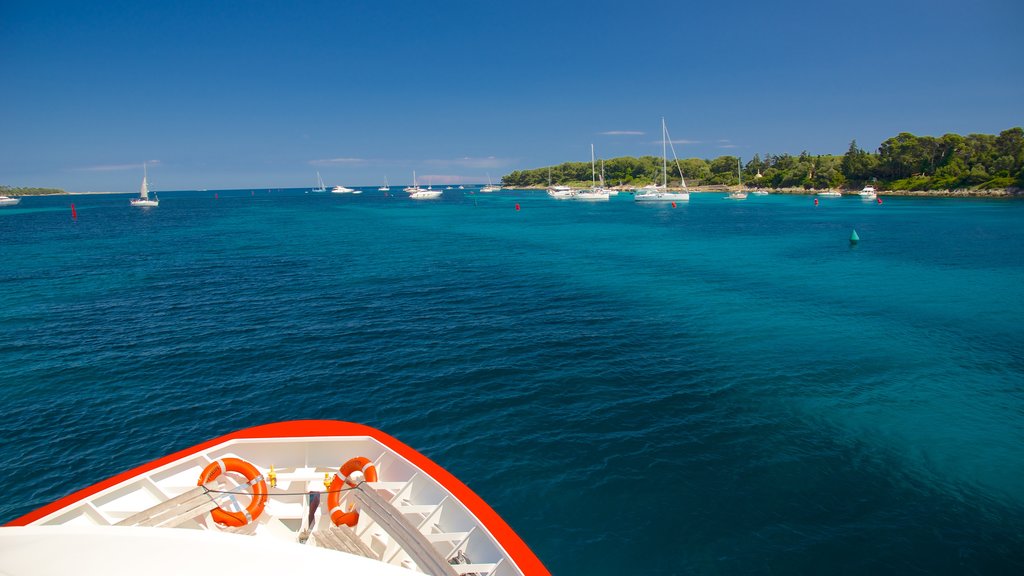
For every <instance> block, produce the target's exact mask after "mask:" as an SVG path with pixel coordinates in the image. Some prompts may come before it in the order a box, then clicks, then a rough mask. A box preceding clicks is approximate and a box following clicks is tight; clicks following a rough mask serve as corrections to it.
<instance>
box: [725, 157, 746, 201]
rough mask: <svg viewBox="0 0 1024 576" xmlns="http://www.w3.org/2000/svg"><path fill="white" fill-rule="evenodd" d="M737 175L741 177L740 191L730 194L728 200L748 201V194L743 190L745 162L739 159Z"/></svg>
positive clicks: (737, 161) (737, 159)
mask: <svg viewBox="0 0 1024 576" xmlns="http://www.w3.org/2000/svg"><path fill="white" fill-rule="evenodd" d="M736 174H737V176H738V177H739V181H740V183H739V187H740V189H739V190H737V191H735V192H730V193H729V196H728V198H729V200H746V199H747V193H746V192H745V191H744V190H743V161H742V160H740V159H739V158H736Z"/></svg>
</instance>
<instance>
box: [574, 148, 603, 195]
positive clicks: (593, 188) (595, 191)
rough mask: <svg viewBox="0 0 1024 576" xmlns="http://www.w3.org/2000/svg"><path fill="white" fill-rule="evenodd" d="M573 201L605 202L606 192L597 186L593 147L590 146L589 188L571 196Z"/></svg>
mask: <svg viewBox="0 0 1024 576" xmlns="http://www.w3.org/2000/svg"><path fill="white" fill-rule="evenodd" d="M572 198H573V199H574V200H607V199H608V191H607V190H604V189H603V188H598V186H597V168H596V165H595V163H594V145H593V144H591V145H590V188H586V189H584V190H580V191H579V192H576V194H574V195H573V196H572Z"/></svg>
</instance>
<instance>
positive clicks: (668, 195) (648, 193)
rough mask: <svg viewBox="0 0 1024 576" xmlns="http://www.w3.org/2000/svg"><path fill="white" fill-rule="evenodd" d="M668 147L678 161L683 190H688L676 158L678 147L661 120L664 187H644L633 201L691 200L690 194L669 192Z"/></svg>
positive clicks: (663, 120) (677, 166)
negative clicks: (668, 146) (673, 143)
mask: <svg viewBox="0 0 1024 576" xmlns="http://www.w3.org/2000/svg"><path fill="white" fill-rule="evenodd" d="M666 145H671V146H672V158H673V159H674V160H675V161H676V168H677V169H678V170H679V180H680V181H681V182H682V184H683V189H684V190H685V189H686V179H685V178H683V168H682V167H681V166H680V165H679V158H676V147H675V146H674V145H672V140H671V139H670V138H669V136H668V127H667V126H665V119H664V118H662V119H661V173H662V185H661V186H660V187H659V186H657V185H654V187H653V188H651V187H649V186H644V187H643V188H641V189H640V190H639V191H638V192H637V194H636V195H635V196H633V200H635V201H637V202H675V201H677V200H678V201H680V202H686V201H689V200H690V193H689V192H669V191H668V150H667V149H666Z"/></svg>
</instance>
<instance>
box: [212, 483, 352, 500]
mask: <svg viewBox="0 0 1024 576" xmlns="http://www.w3.org/2000/svg"><path fill="white" fill-rule="evenodd" d="M364 483H365V481H363V482H360V483H359V484H357V485H356V486H348V487H345V488H341V489H340V490H310V491H308V492H274V493H273V494H271V493H270V492H269V491H268V492H267V497H270V496H305V495H307V494H309V493H310V492H319V493H321V494H333V493H335V492H339V493H340V492H348V491H349V490H357V489H360V487H361V486H362V485H363V484H364ZM242 486H248V484H239V485H238V487H239V488H241V487H242ZM203 490H205V491H206V493H207V494H248V493H249V492H248V491H246V490H242V491H240V492H236V491H234V490H210V489H209V488H207V487H206V486H203Z"/></svg>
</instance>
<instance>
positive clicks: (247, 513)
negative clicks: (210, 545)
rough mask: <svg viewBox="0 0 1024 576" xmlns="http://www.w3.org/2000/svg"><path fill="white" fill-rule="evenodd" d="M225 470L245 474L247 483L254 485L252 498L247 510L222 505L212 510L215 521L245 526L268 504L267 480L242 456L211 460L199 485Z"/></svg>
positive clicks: (201, 475) (200, 477) (228, 524)
mask: <svg viewBox="0 0 1024 576" xmlns="http://www.w3.org/2000/svg"><path fill="white" fill-rule="evenodd" d="M225 472H234V473H236V474H241V475H242V476H245V480H246V484H243V486H245V485H248V486H251V487H252V500H251V501H250V502H249V505H248V506H246V508H245V510H242V511H239V512H234V511H231V510H225V509H223V508H221V507H220V506H218V507H216V508H214V509H213V510H211V511H210V515H211V516H212V517H213V521H214V522H216V523H218V524H224V525H227V526H245V525H246V524H248V523H250V522H252V521H253V520H255V519H257V518H259V516H260V514H261V513H262V512H263V507H264V506H266V505H267V482H266V480H264V479H263V475H262V474H260V472H259V470H257V469H256V467H255V466H253V465H252V464H249V463H248V462H246V461H245V460H242V459H241V458H221V459H219V460H215V461H213V462H210V464H209V465H208V466H207V467H206V468H204V469H203V473H202V474H200V475H199V484H198V485H199V486H202V485H203V484H206V483H207V482H211V481H213V480H215V479H216V478H217V477H218V476H220V475H221V474H224V473H225Z"/></svg>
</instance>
